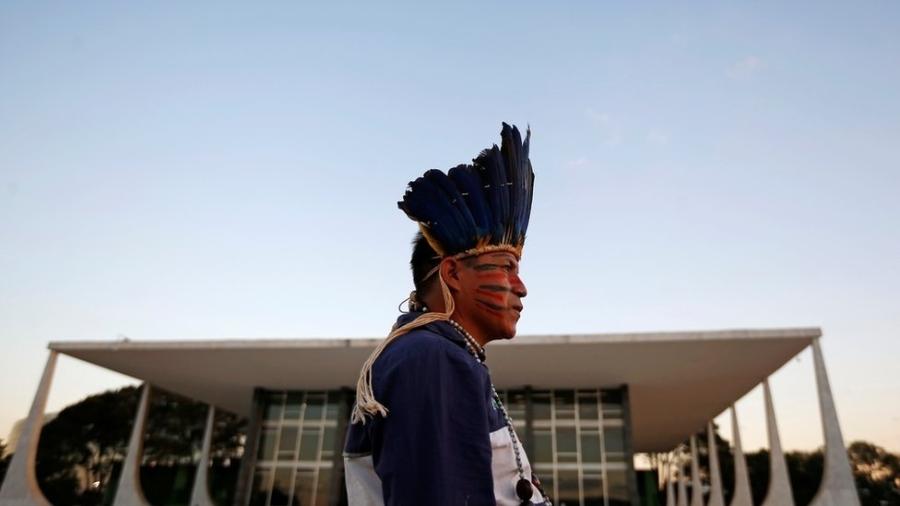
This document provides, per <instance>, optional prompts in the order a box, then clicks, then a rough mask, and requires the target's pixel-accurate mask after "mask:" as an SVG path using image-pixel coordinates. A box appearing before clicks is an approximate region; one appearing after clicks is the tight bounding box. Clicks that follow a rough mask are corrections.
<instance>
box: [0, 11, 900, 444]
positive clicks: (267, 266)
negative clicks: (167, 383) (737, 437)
mask: <svg viewBox="0 0 900 506" xmlns="http://www.w3.org/2000/svg"><path fill="white" fill-rule="evenodd" d="M332 4H336V3H334V2H333V3H325V2H322V3H321V4H312V3H307V4H305V5H299V3H267V4H261V3H252V4H233V5H226V4H225V3H222V2H210V3H199V2H196V3H192V4H190V5H186V4H184V3H169V4H162V3H153V4H144V5H133V4H131V5H124V4H122V3H117V2H110V3H95V2H79V3H65V4H43V3H38V2H4V3H3V4H2V5H0V346H2V347H3V349H4V353H3V355H2V358H0V381H2V385H3V387H2V395H3V397H2V406H0V437H3V438H5V436H6V434H7V432H8V430H9V427H10V426H11V425H12V423H13V421H14V420H15V419H17V418H20V417H22V416H24V414H25V413H26V412H27V409H28V405H29V403H30V401H31V395H32V393H33V391H34V388H35V385H36V383H37V380H38V377H39V375H40V370H41V368H42V366H43V362H44V360H45V358H46V352H45V345H46V343H47V341H49V340H58V339H115V338H117V337H120V336H128V337H130V338H132V339H161V338H169V339H173V338H178V339H180V338H223V337H320V336H341V337H346V336H349V337H354V336H370V337H371V336H379V335H383V334H385V332H386V331H387V330H388V328H389V326H390V324H391V323H392V321H393V318H394V315H395V313H396V306H397V304H398V303H399V302H400V301H401V300H402V299H403V298H404V297H405V295H406V294H407V293H408V291H409V290H410V285H411V283H410V281H409V276H408V272H407V265H406V262H407V257H408V251H409V247H408V243H409V240H410V238H411V236H412V234H413V232H414V230H415V226H414V225H413V223H412V222H410V221H408V220H407V219H406V218H405V216H403V214H402V213H401V212H400V211H398V210H397V208H396V204H395V202H396V201H397V199H398V198H399V197H400V196H401V195H402V193H403V190H404V187H405V184H406V182H407V181H409V180H410V179H412V178H414V177H416V176H417V175H418V174H420V173H421V172H422V171H424V170H425V169H427V168H434V167H437V168H448V167H450V166H452V165H455V164H457V163H460V162H465V161H467V160H468V159H470V158H471V157H472V156H474V155H475V154H476V153H477V152H478V151H479V150H480V149H482V148H483V147H486V146H487V145H489V144H490V143H493V142H495V141H497V140H498V138H499V135H498V134H499V128H500V122H501V121H509V122H514V123H517V124H519V125H523V126H524V124H526V123H530V124H531V126H532V128H533V147H532V159H533V162H534V166H535V172H536V174H537V181H536V195H535V202H534V209H533V218H532V222H531V228H530V230H529V232H530V234H529V240H528V246H527V248H526V253H525V258H524V261H523V264H522V272H523V277H524V279H525V281H526V283H527V284H528V286H529V289H530V295H529V297H528V298H527V299H526V300H525V305H526V310H525V313H524V315H523V319H522V322H521V325H520V332H521V333H524V334H531V333H563V332H613V331H642V330H688V329H717V328H736V327H774V326H807V325H814V326H821V327H822V328H823V329H824V332H825V340H824V341H823V346H824V350H825V355H826V361H827V363H828V365H829V368H830V372H831V380H832V384H833V388H834V390H835V395H836V398H837V402H838V408H839V411H840V415H841V420H842V422H843V424H844V432H845V435H846V437H847V439H848V440H849V439H860V438H862V439H868V440H872V441H874V442H876V443H878V444H880V445H884V446H887V447H889V448H892V449H894V450H900V403H898V402H897V399H898V398H900V372H898V371H900V370H898V366H897V363H898V359H900V233H898V232H900V198H898V194H900V142H898V141H900V95H898V91H897V90H898V89H900V30H897V26H900V6H898V5H897V4H896V3H894V2H873V3H868V4H865V5H864V6H861V5H849V4H845V5H840V4H834V3H828V2H810V3H805V4H801V3H796V4H792V5H789V6H786V5H783V3H780V2H770V3H759V2H755V3H753V4H752V5H751V4H741V3H722V2H710V3H691V4H690V5H684V4H679V5H672V4H649V3H642V4H640V5H636V4H633V3H601V2H583V3H570V4H565V5H561V4H560V3H548V2H488V3H485V2H477V3H470V4H461V3H460V2H454V3H453V4H452V5H449V4H448V5H445V6H438V7H436V6H430V5H424V4H423V3H421V2H417V3H409V4H406V5H400V4H394V6H392V7H386V6H375V5H372V3H370V2H367V3H362V2H360V3H359V4H338V5H332ZM123 381H126V379H123V378H122V377H119V376H115V375H112V374H110V373H106V372H103V371H98V370H96V369H94V368H92V367H89V366H86V365H84V364H82V363H78V362H76V361H74V360H71V359H64V360H63V361H62V362H61V366H60V370H59V373H58V375H57V382H56V384H55V386H54V393H53V396H52V399H51V403H50V409H59V407H60V406H63V405H65V404H67V403H69V402H72V401H74V400H76V399H78V398H80V397H83V396H84V395H87V394H89V393H92V392H94V391H97V390H100V389H103V388H106V387H109V386H115V385H118V384H120V383H121V382H123ZM773 389H774V394H775V396H776V406H777V409H778V412H779V422H780V423H781V425H782V427H783V432H784V433H783V442H784V444H785V446H786V447H788V448H813V447H815V446H818V445H819V444H821V430H820V428H819V426H818V416H817V405H816V401H815V395H814V390H813V377H812V370H811V366H810V357H809V352H808V351H807V352H804V353H803V354H802V355H801V357H800V358H799V359H798V360H797V361H792V362H791V363H790V364H788V365H787V366H786V367H785V368H784V369H783V370H782V371H781V372H779V373H778V374H777V375H776V376H775V378H774V380H773ZM739 410H740V412H741V414H742V415H745V419H746V422H745V423H744V425H745V426H747V427H746V428H745V430H746V431H747V432H748V434H747V435H746V439H747V440H748V441H747V442H748V444H747V446H749V447H751V448H753V447H756V446H761V445H763V444H764V443H763V438H764V427H763V425H762V423H761V422H762V411H761V410H762V407H761V402H760V400H759V396H758V393H757V394H752V395H750V396H748V398H746V399H744V400H742V401H741V402H740V403H739ZM726 432H727V431H726Z"/></svg>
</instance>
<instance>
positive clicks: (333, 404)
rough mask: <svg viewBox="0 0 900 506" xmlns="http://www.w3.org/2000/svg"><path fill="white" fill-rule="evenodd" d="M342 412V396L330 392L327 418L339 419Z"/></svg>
mask: <svg viewBox="0 0 900 506" xmlns="http://www.w3.org/2000/svg"><path fill="white" fill-rule="evenodd" d="M340 412H341V405H340V396H339V395H338V394H328V404H326V405H325V419H326V420H337V419H338V414H339V413H340Z"/></svg>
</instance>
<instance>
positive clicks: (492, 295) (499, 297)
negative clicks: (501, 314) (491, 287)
mask: <svg viewBox="0 0 900 506" xmlns="http://www.w3.org/2000/svg"><path fill="white" fill-rule="evenodd" d="M475 292H476V293H478V294H479V295H481V296H483V297H487V298H489V299H494V301H496V302H497V303H499V304H504V305H505V304H506V293H503V292H491V291H488V290H483V289H481V288H476V289H475Z"/></svg>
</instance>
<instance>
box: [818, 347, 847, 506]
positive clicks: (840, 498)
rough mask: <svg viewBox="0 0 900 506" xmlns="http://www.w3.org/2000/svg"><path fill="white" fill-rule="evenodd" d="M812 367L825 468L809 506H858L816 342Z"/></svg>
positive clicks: (845, 449)
mask: <svg viewBox="0 0 900 506" xmlns="http://www.w3.org/2000/svg"><path fill="white" fill-rule="evenodd" d="M812 349H813V364H814V367H815V371H816V389H817V390H818V393H819V411H820V415H821V417H822V433H823V434H824V435H825V464H824V469H823V471H822V482H821V484H820V485H819V491H818V492H816V496H815V497H813V500H812V502H810V503H809V504H810V506H858V505H859V495H858V494H857V492H856V484H855V483H854V481H853V474H852V473H851V471H850V459H849V458H848V457H847V448H846V447H845V446H844V437H843V436H842V435H841V426H840V423H839V422H838V417H837V410H836V409H835V407H834V398H833V397H832V396H831V386H830V385H829V383H828V373H827V372H826V371H825V359H823V358H822V348H821V346H820V345H819V339H818V338H816V339H813V342H812Z"/></svg>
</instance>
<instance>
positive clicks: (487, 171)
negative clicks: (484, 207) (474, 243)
mask: <svg viewBox="0 0 900 506" xmlns="http://www.w3.org/2000/svg"><path fill="white" fill-rule="evenodd" d="M475 165H476V166H478V167H479V168H480V169H481V171H480V172H481V182H482V186H483V187H484V191H485V193H487V197H488V198H487V201H488V203H489V204H490V206H491V215H492V217H493V220H494V221H493V223H492V225H491V244H502V243H503V242H504V238H505V236H506V229H507V225H508V224H509V190H508V188H507V185H506V183H507V179H506V167H505V165H506V164H505V163H504V162H503V154H502V153H500V148H498V147H497V145H496V144H494V146H493V147H492V148H491V149H486V150H484V151H482V152H481V154H480V155H478V158H476V159H475Z"/></svg>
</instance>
